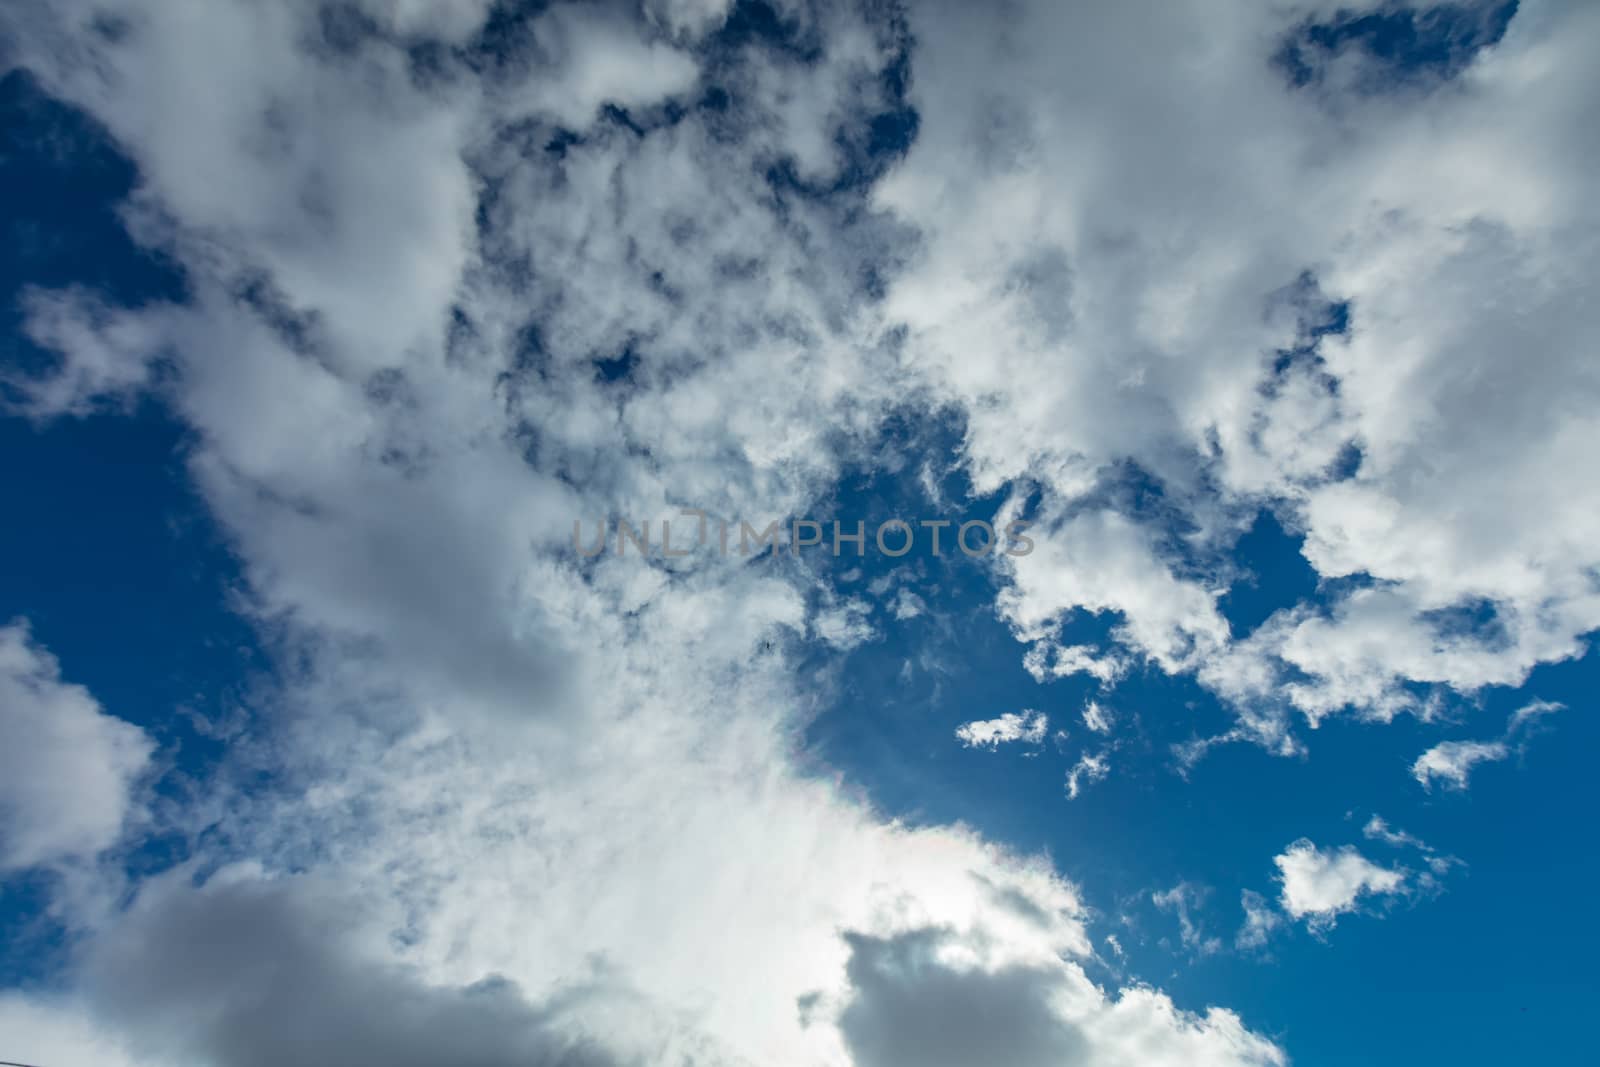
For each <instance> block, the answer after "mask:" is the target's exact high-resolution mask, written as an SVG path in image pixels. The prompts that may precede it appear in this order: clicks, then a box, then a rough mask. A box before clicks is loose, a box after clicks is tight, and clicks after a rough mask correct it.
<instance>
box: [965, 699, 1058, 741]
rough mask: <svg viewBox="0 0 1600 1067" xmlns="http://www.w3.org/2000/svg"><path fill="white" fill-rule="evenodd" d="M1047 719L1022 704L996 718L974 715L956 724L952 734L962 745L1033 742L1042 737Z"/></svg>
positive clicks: (1047, 722) (1048, 726)
mask: <svg viewBox="0 0 1600 1067" xmlns="http://www.w3.org/2000/svg"><path fill="white" fill-rule="evenodd" d="M1049 728H1050V720H1049V718H1048V717H1047V716H1046V715H1045V713H1044V712H1042V711H1034V710H1033V709H1031V708H1024V709H1023V710H1022V711H1008V712H1006V713H1005V714H1004V715H1002V716H1000V717H999V718H998V719H974V720H973V721H972V722H964V723H962V724H961V725H960V726H958V727H956V738H957V739H958V740H959V741H960V742H961V745H962V747H963V748H987V749H990V750H994V749H997V748H999V747H1000V746H1001V745H1004V744H1010V743H1012V742H1014V741H1021V742H1023V743H1025V744H1030V745H1037V744H1039V743H1040V742H1042V741H1043V740H1044V735H1045V731H1046V730H1048V729H1049Z"/></svg>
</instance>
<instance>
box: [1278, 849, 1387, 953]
mask: <svg viewBox="0 0 1600 1067" xmlns="http://www.w3.org/2000/svg"><path fill="white" fill-rule="evenodd" d="M1272 862H1273V863H1275V864H1277V867H1278V873H1279V879H1280V881H1281V882H1282V884H1283V891H1282V896H1281V903H1282V905H1283V910H1284V911H1285V912H1287V913H1288V914H1289V917H1290V918H1293V919H1305V920H1306V922H1307V924H1308V925H1309V926H1310V927H1311V929H1312V930H1314V931H1320V930H1327V929H1330V928H1331V927H1332V926H1333V924H1334V923H1335V922H1336V921H1337V919H1338V917H1339V916H1340V915H1343V914H1345V913H1347V912H1351V911H1354V910H1356V906H1357V903H1358V902H1359V901H1360V899H1361V898H1362V897H1364V896H1369V895H1372V896H1387V895H1392V894H1395V893H1399V892H1401V891H1402V890H1403V889H1404V887H1405V881H1406V875H1405V872H1404V871H1401V870H1391V869H1389V868H1387V867H1380V866H1379V865H1377V864H1376V863H1373V862H1372V861H1371V860H1368V859H1367V858H1366V857H1365V856H1363V855H1361V853H1360V852H1357V851H1356V850H1355V849H1354V848H1352V847H1350V846H1348V845H1347V846H1345V847H1344V848H1341V849H1337V850H1328V851H1325V850H1323V849H1320V848H1318V847H1317V846H1316V845H1314V844H1312V843H1311V842H1310V841H1308V840H1305V839H1304V838H1302V839H1301V840H1299V841H1296V842H1295V843H1294V844H1292V845H1290V846H1289V847H1288V848H1287V849H1285V850H1284V852H1283V853H1282V854H1281V855H1278V856H1274V857H1273V860H1272Z"/></svg>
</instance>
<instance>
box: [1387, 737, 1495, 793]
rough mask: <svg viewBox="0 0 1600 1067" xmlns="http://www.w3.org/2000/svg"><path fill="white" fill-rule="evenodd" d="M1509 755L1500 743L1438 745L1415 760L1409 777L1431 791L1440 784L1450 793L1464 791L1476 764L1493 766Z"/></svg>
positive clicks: (1462, 742)
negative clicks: (1492, 764)
mask: <svg viewBox="0 0 1600 1067" xmlns="http://www.w3.org/2000/svg"><path fill="white" fill-rule="evenodd" d="M1510 755H1511V749H1509V748H1508V747H1506V745H1505V743H1504V742H1501V741H1441V742H1439V743H1438V744H1437V745H1434V746H1433V747H1432V748H1430V749H1428V751H1426V752H1424V753H1423V754H1422V755H1420V756H1418V757H1417V760H1416V762H1415V763H1413V764H1412V765H1411V776H1412V777H1413V778H1415V779H1416V780H1417V781H1418V782H1420V783H1422V787H1423V788H1424V789H1431V788H1433V785H1434V783H1435V782H1443V783H1444V784H1445V785H1447V786H1448V787H1450V788H1452V789H1465V788H1466V787H1467V778H1468V776H1469V775H1470V774H1471V773H1472V768H1473V767H1475V766H1477V765H1478V764H1480V763H1495V762H1497V761H1499V760H1503V759H1505V758H1506V757H1508V756H1510Z"/></svg>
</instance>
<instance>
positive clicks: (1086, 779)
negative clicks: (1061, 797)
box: [1067, 752, 1111, 800]
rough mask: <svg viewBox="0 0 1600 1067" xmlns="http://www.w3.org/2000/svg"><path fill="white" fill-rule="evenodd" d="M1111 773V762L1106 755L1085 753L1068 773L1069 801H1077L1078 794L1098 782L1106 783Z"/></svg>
mask: <svg viewBox="0 0 1600 1067" xmlns="http://www.w3.org/2000/svg"><path fill="white" fill-rule="evenodd" d="M1110 773H1111V762H1110V761H1109V760H1108V759H1107V758H1106V753H1104V752H1102V753H1100V754H1099V755H1091V754H1089V753H1087V752H1086V753H1084V754H1083V756H1082V757H1081V758H1080V759H1079V760H1078V762H1077V763H1076V764H1074V765H1073V767H1072V769H1071V770H1070V771H1068V772H1067V799H1069V800H1077V799H1078V794H1080V793H1082V792H1083V791H1084V789H1086V788H1087V787H1089V786H1091V785H1093V784H1095V783H1096V782H1100V781H1104V780H1105V777H1106V775H1108V774H1110Z"/></svg>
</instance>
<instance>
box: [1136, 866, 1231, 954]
mask: <svg viewBox="0 0 1600 1067" xmlns="http://www.w3.org/2000/svg"><path fill="white" fill-rule="evenodd" d="M1208 895H1209V890H1207V889H1205V888H1204V887H1201V886H1196V885H1191V884H1190V883H1188V882H1179V883H1178V884H1177V885H1175V886H1173V887H1172V888H1171V889H1165V890H1162V891H1161V892H1158V893H1152V894H1151V895H1150V900H1151V902H1152V903H1153V904H1155V906H1156V907H1158V908H1160V909H1161V910H1162V911H1170V912H1172V913H1173V914H1174V915H1176V916H1177V917H1178V935H1179V937H1180V939H1181V940H1182V944H1183V947H1184V948H1186V949H1188V950H1189V951H1191V952H1194V953H1196V954H1198V955H1201V956H1211V955H1214V954H1216V953H1218V952H1220V951H1222V939H1221V938H1217V937H1211V936H1209V935H1208V934H1207V933H1206V932H1205V930H1204V929H1203V928H1202V927H1201V925H1200V922H1199V920H1198V919H1197V918H1196V917H1195V912H1196V911H1198V910H1199V908H1200V907H1201V906H1202V905H1203V904H1204V903H1205V899H1206V897H1207V896H1208Z"/></svg>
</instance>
